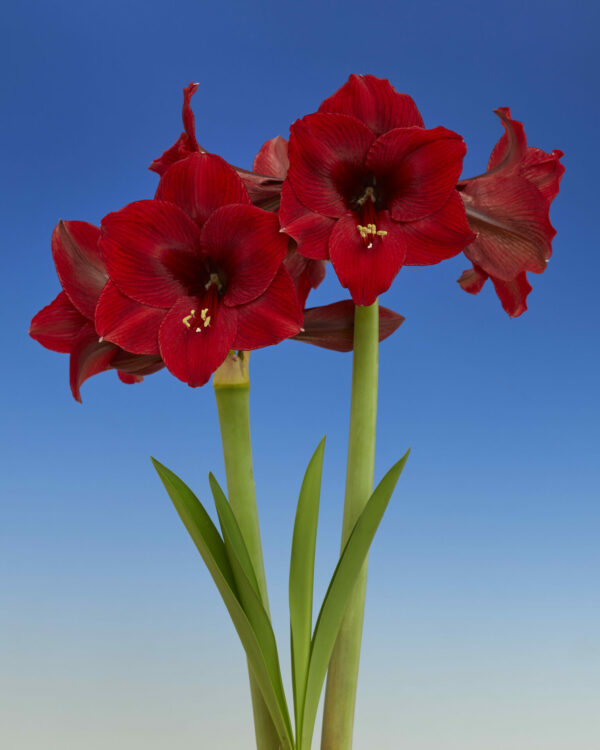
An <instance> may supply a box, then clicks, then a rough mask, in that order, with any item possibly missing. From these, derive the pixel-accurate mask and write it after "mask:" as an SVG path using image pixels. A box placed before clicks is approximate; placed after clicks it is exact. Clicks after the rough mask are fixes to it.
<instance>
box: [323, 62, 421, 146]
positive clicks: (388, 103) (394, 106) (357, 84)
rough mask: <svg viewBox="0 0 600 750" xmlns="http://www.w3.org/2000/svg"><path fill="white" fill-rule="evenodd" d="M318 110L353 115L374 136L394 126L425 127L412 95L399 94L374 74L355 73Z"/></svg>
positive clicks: (388, 83)
mask: <svg viewBox="0 0 600 750" xmlns="http://www.w3.org/2000/svg"><path fill="white" fill-rule="evenodd" d="M319 112H337V113H339V114H343V115H352V116H353V117H356V118H357V119H358V120H360V121H361V122H364V124H365V125H366V126H367V127H369V128H370V129H371V130H372V131H373V132H374V133H375V135H382V134H383V133H386V132H387V131H388V130H391V129H392V128H408V127H411V126H413V125H416V126H417V127H421V128H422V127H423V118H422V117H421V115H420V114H419V110H418V109H417V105H416V104H415V103H414V101H413V100H412V99H411V97H410V96H408V95H407V94H400V93H398V92H397V91H396V89H395V88H394V87H393V86H392V85H391V84H390V82H389V81H388V80H387V79H385V78H376V77H375V76H371V75H364V76H357V75H355V74H352V75H351V76H350V78H349V79H348V81H347V82H346V83H345V84H344V85H343V86H342V87H341V89H339V90H338V91H336V93H335V94H333V96H330V97H329V99H325V101H324V102H323V104H321V106H320V107H319Z"/></svg>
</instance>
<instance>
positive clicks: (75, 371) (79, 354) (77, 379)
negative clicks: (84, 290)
mask: <svg viewBox="0 0 600 750" xmlns="http://www.w3.org/2000/svg"><path fill="white" fill-rule="evenodd" d="M116 351H117V347H116V346H115V345H114V344H111V343H109V342H108V341H102V342H100V341H99V340H98V334H97V333H96V331H95V330H94V326H93V325H92V324H91V323H88V324H87V325H85V326H84V327H83V328H82V329H81V332H80V333H79V336H78V337H77V339H76V340H75V342H74V345H73V349H72V351H71V358H70V363H69V379H70V382H71V392H72V393H73V398H75V400H76V401H79V402H80V403H81V395H80V393H79V389H80V387H81V384H82V383H83V382H84V381H85V380H87V379H88V378H91V377H92V375H97V374H98V373H99V372H104V371H105V370H108V369H110V367H111V360H112V358H113V357H114V355H115V353H116Z"/></svg>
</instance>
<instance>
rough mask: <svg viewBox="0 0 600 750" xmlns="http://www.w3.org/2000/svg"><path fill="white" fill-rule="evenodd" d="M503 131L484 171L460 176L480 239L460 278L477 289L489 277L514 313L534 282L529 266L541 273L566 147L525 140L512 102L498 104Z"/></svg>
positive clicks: (463, 284)
mask: <svg viewBox="0 0 600 750" xmlns="http://www.w3.org/2000/svg"><path fill="white" fill-rule="evenodd" d="M495 112H496V114H497V115H498V117H499V118H500V120H501V122H502V125H503V126H504V134H503V136H502V137H501V138H500V140H499V141H498V143H497V144H496V146H495V147H494V150H493V151H492V155H491V157H490V161H489V164H488V169H487V172H486V173H485V174H482V175H479V176H478V177H472V178H470V179H467V180H462V181H461V182H459V184H458V190H459V192H460V195H461V197H462V199H463V201H464V204H465V209H466V212H467V218H468V220H469V225H470V226H471V228H472V229H473V231H474V232H476V233H477V239H476V240H475V241H474V242H472V243H471V244H470V245H469V246H468V247H467V248H466V249H465V251H464V252H465V255H466V256H467V258H468V259H469V260H470V261H471V262H472V263H473V268H472V269H469V270H468V271H465V272H464V273H463V275H462V276H461V277H460V279H459V280H458V283H459V284H460V285H461V287H462V288H463V289H464V290H465V291H467V292H470V293H471V294H477V293H478V292H479V291H480V290H481V288H482V287H483V285H484V284H485V282H486V280H487V279H488V278H490V279H491V280H492V283H493V284H494V287H495V289H496V293H497V294H498V297H499V298H500V301H501V303H502V306H503V307H504V309H505V310H506V312H507V313H508V314H509V315H510V316H511V317H516V316H518V315H521V313H523V312H524V311H525V310H526V309H527V295H528V294H529V292H530V291H531V286H530V284H529V282H528V281H527V275H526V272H528V271H532V272H533V273H542V272H543V271H544V270H545V269H546V264H547V262H548V259H549V258H550V256H551V254H552V239H553V237H554V235H555V234H556V232H555V230H554V228H553V227H552V225H551V224H550V218H549V209H550V204H551V203H552V201H553V200H554V198H555V196H556V194H557V193H558V189H559V184H560V179H561V177H562V175H563V172H564V171H565V170H564V167H563V165H562V164H561V163H560V158H561V157H562V156H563V153H562V151H558V150H556V151H552V153H550V154H547V153H546V152H544V151H542V150H541V149H539V148H532V147H528V146H527V139H526V137H525V131H524V129H523V125H522V123H520V122H518V121H517V120H513V119H512V117H511V114H510V109H508V107H501V108H500V109H497V110H496V111H495Z"/></svg>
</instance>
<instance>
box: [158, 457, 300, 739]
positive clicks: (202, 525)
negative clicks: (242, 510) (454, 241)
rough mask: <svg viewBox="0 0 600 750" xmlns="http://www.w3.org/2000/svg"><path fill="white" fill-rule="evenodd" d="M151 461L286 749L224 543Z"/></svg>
mask: <svg viewBox="0 0 600 750" xmlns="http://www.w3.org/2000/svg"><path fill="white" fill-rule="evenodd" d="M152 463H153V464H154V468H155V469H156V471H157V472H158V475H159V477H160V479H161V480H162V483H163V484H164V486H165V489H166V490H167V492H168V493H169V496H170V498H171V500H172V502H173V505H174V506H175V510H176V511H177V513H178V514H179V517H180V518H181V520H182V521H183V524H184V526H185V527H186V529H187V530H188V533H189V534H190V536H191V537H192V539H193V541H194V544H195V545H196V547H197V548H198V551H199V552H200V554H201V555H202V559H203V560H204V562H205V564H206V567H207V568H208V570H209V572H210V574H211V576H212V578H213V580H214V582H215V584H216V586H217V588H218V590H219V593H220V594H221V597H222V599H223V601H224V603H225V606H226V607H227V611H228V612H229V615H230V617H231V619H232V621H233V624H234V626H235V629H236V631H237V633H238V636H239V638H240V641H241V642H242V645H243V647H244V650H245V651H246V654H247V656H248V661H249V662H250V665H251V668H252V670H253V672H254V675H255V677H256V681H257V683H258V685H259V687H260V690H261V692H262V694H263V697H264V699H265V703H266V705H267V707H268V709H269V712H270V714H271V717H272V719H273V723H274V725H275V727H276V729H277V733H278V734H279V737H280V739H281V741H282V743H283V747H284V748H285V749H286V750H292V749H293V748H294V741H293V738H292V737H291V732H290V729H289V718H288V720H287V722H286V719H285V716H284V715H282V712H281V709H280V705H279V698H278V695H277V691H276V689H275V687H274V685H273V684H272V681H271V674H270V669H269V666H268V664H267V660H266V658H265V655H264V653H263V648H262V644H261V643H260V641H259V639H258V637H257V635H256V633H255V631H254V628H253V627H252V624H251V622H250V619H249V617H248V615H247V614H246V612H245V611H244V609H243V607H242V605H241V603H240V599H239V597H238V592H237V587H236V583H235V577H234V572H233V570H232V567H231V564H230V562H229V558H228V555H227V551H226V549H225V544H224V542H223V540H222V539H221V537H220V535H219V532H218V531H217V529H216V527H215V525H214V524H213V522H212V520H211V518H210V516H209V515H208V513H207V512H206V510H205V509H204V507H203V506H202V504H201V503H200V501H199V500H198V498H197V497H196V496H195V495H194V493H193V492H192V491H191V490H190V488H189V487H188V486H187V485H186V484H185V483H184V482H182V480H181V479H179V477H178V476H177V475H176V474H174V473H173V472H172V471H170V470H169V469H167V468H166V466H163V465H162V464H161V463H159V462H158V461H156V460H155V459H154V458H153V459H152Z"/></svg>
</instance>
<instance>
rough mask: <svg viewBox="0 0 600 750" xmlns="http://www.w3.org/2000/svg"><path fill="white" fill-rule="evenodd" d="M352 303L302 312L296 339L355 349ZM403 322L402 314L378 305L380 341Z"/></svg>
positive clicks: (345, 349)
mask: <svg viewBox="0 0 600 750" xmlns="http://www.w3.org/2000/svg"><path fill="white" fill-rule="evenodd" d="M354 308H355V305H354V302H352V300H343V301H342V302H334V303H333V304H331V305H324V306H322V307H311V308H309V309H308V310H305V311H304V324H303V328H302V331H301V332H300V333H299V334H298V335H297V336H294V340H295V341H304V342H306V343H307V344H313V345H314V346H321V347H323V349H332V350H333V351H336V352H350V351H352V349H353V348H354ZM403 322H404V318H403V317H402V315H398V313H396V312H394V311H393V310H390V309H388V308H387V307H380V308H379V340H380V341H383V340H384V339H386V338H387V337H388V336H391V335H392V333H394V331H395V330H397V329H398V328H399V327H400V325H401V324H402V323H403Z"/></svg>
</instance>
